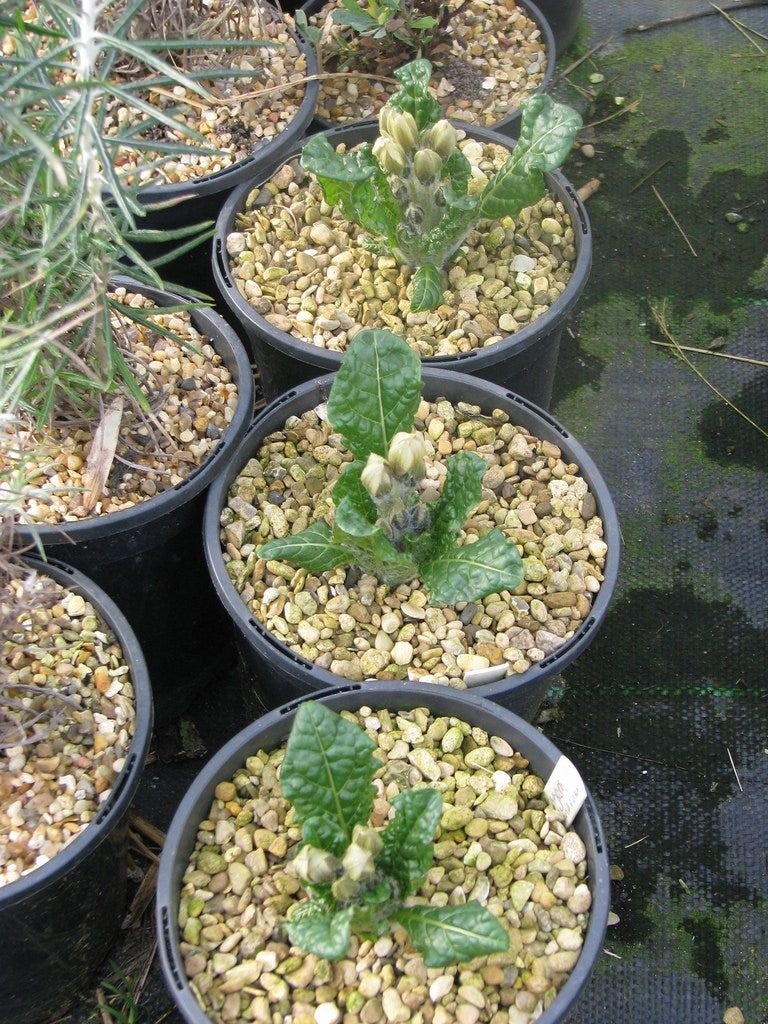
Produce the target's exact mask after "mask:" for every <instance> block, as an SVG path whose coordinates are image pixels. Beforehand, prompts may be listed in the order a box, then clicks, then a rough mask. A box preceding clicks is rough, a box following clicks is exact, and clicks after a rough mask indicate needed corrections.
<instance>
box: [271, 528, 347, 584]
mask: <svg viewBox="0 0 768 1024" xmlns="http://www.w3.org/2000/svg"><path fill="white" fill-rule="evenodd" d="M259 558H266V559H267V560H268V561H271V560H273V559H277V560H278V561H281V562H289V563H290V564H291V565H298V566H300V567H301V568H302V569H310V570H311V571H312V572H325V571H326V570H327V569H335V568H336V566H337V565H347V564H348V563H349V552H348V551H346V549H345V548H343V547H342V546H341V545H340V544H337V543H335V542H334V540H333V539H332V536H331V528H330V527H329V526H328V524H327V523H325V522H323V521H322V520H319V521H318V522H316V523H312V524H311V525H310V526H308V527H307V528H306V530H302V531H301V533H294V534H292V535H291V536H290V537H283V538H281V539H280V540H270V541H267V543H266V544H262V546H261V547H260V548H259Z"/></svg>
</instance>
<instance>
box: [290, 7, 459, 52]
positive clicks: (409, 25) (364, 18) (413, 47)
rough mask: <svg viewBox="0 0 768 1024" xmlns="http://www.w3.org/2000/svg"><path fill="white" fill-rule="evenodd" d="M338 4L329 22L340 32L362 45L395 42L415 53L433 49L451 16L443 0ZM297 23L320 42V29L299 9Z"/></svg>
mask: <svg viewBox="0 0 768 1024" xmlns="http://www.w3.org/2000/svg"><path fill="white" fill-rule="evenodd" d="M341 4H342V7H341V9H339V8H337V9H336V10H334V11H333V13H332V14H331V20H332V21H333V23H334V24H335V25H339V26H341V28H342V30H344V29H349V30H351V32H352V33H353V34H354V35H355V36H357V37H358V40H359V41H362V43H363V45H370V46H375V47H377V48H379V47H380V48H384V47H387V46H391V41H392V40H393V39H395V40H396V41H397V42H398V43H402V44H403V47H404V48H405V50H406V51H411V52H413V53H416V54H421V52H422V51H424V50H432V49H434V47H435V42H436V40H437V41H439V40H441V39H442V37H443V34H444V31H445V28H446V25H447V22H448V20H449V18H450V16H451V8H450V5H449V4H448V3H447V2H445V0H443V2H441V0H363V2H362V3H358V2H357V0H341ZM296 24H297V25H298V26H299V28H300V29H301V31H302V32H304V34H305V35H306V36H307V38H309V39H310V40H311V42H313V43H314V44H315V45H317V44H320V43H322V38H323V31H322V29H318V28H315V27H313V26H311V25H309V23H308V22H307V16H306V14H305V13H304V11H303V10H301V8H299V10H297V11H296Z"/></svg>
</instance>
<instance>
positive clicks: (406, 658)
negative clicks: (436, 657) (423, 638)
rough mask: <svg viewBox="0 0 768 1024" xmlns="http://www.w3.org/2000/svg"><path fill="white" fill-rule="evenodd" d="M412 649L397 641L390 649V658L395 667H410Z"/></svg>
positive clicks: (401, 641)
mask: <svg viewBox="0 0 768 1024" xmlns="http://www.w3.org/2000/svg"><path fill="white" fill-rule="evenodd" d="M413 653H414V652H413V647H411V645H410V644H409V643H408V642H407V641H405V640H398V642H397V643H396V644H395V646H394V647H393V648H392V652H391V658H392V661H394V663H395V664H396V665H410V663H411V662H412V661H413Z"/></svg>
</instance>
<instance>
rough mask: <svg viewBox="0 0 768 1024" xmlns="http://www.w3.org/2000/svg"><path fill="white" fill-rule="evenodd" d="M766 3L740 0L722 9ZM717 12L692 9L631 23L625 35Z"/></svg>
mask: <svg viewBox="0 0 768 1024" xmlns="http://www.w3.org/2000/svg"><path fill="white" fill-rule="evenodd" d="M766 3H768V0H740V2H739V3H733V4H723V6H722V10H724V11H743V10H746V8H748V7H763V6H765V4H766ZM716 13H717V12H716V11H691V12H690V13H689V14H676V15H674V17H672V18H662V19H661V21H652V22H650V23H649V24H647V25H643V24H638V25H630V26H629V27H628V28H625V29H624V33H625V35H631V34H632V33H634V32H652V31H653V30H654V29H657V28H666V27H667V26H668V25H682V24H683V22H686V21H696V20H697V19H698V18H708V17H710V16H711V15H713V14H716Z"/></svg>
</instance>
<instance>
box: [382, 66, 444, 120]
mask: <svg viewBox="0 0 768 1024" xmlns="http://www.w3.org/2000/svg"><path fill="white" fill-rule="evenodd" d="M394 75H395V78H396V79H397V80H398V82H400V88H399V89H398V90H397V92H396V93H395V94H394V95H393V96H391V97H390V100H389V105H390V106H391V107H394V108H395V110H402V111H404V112H405V113H407V114H411V116H412V117H413V119H414V120H415V122H416V127H417V128H418V129H419V131H420V132H422V131H424V129H425V128H430V127H431V126H432V125H433V124H435V123H436V122H437V121H439V120H440V117H441V115H442V110H441V108H440V104H439V103H438V101H437V100H436V99H435V97H434V96H433V95H432V93H431V92H430V91H429V81H430V79H431V77H432V65H431V64H430V62H429V61H428V60H424V59H423V58H420V59H419V60H412V61H411V62H410V64H406V65H405V66H404V67H402V68H398V69H397V71H395V72H394Z"/></svg>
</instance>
